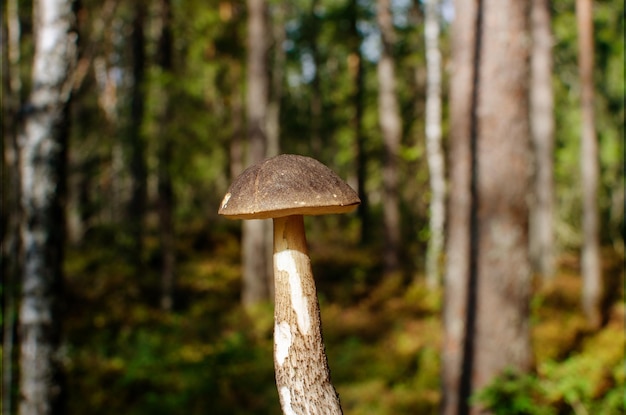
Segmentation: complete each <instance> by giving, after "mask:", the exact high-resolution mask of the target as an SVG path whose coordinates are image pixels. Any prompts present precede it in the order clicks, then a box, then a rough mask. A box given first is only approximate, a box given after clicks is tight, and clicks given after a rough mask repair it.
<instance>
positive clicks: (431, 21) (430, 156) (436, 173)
mask: <svg viewBox="0 0 626 415" xmlns="http://www.w3.org/2000/svg"><path fill="white" fill-rule="evenodd" d="M425 7H426V13H425V22H424V24H425V26H424V36H425V43H426V67H427V86H426V151H427V160H428V171H429V175H430V191H431V196H430V239H429V241H428V250H427V252H426V282H427V284H428V286H429V287H430V288H435V287H437V286H438V285H439V279H440V275H441V267H440V265H439V264H440V261H441V255H442V252H443V243H444V223H445V218H446V206H445V201H446V181H445V180H446V179H445V177H446V176H445V162H444V157H443V149H442V146H441V52H440V51H439V32H440V30H439V0H427V1H426V6H425Z"/></svg>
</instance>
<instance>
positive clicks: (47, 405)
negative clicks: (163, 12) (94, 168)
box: [19, 0, 77, 415]
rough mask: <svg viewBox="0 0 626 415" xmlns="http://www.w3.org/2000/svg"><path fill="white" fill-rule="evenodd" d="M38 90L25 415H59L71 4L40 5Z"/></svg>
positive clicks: (28, 193) (29, 141)
mask: <svg viewBox="0 0 626 415" xmlns="http://www.w3.org/2000/svg"><path fill="white" fill-rule="evenodd" d="M33 16H34V22H33V23H34V24H33V27H34V28H35V34H34V46H35V51H34V58H33V68H32V85H33V89H32V92H31V95H30V97H29V102H28V105H27V113H26V114H25V121H24V128H23V131H22V132H21V133H20V137H19V145H20V163H21V164H20V170H21V191H22V199H21V203H22V209H23V212H24V213H23V215H24V217H23V222H22V228H21V233H22V243H23V252H24V255H25V258H24V269H23V277H22V299H21V305H20V309H19V320H20V334H21V344H20V396H21V401H20V404H19V413H20V414H21V415H30V414H38V415H41V414H44V415H45V414H51V413H60V412H59V411H60V407H59V404H60V396H61V395H62V393H61V392H62V391H61V389H62V386H61V385H60V384H59V383H58V380H59V373H60V370H61V365H60V362H59V349H58V348H59V342H60V332H59V331H60V313H59V306H60V287H61V283H62V281H61V280H62V269H61V268H62V245H63V211H62V206H61V198H62V196H63V188H64V177H63V168H64V163H65V158H64V157H65V143H66V137H65V133H66V131H65V128H66V125H65V123H66V109H67V103H68V101H69V95H70V92H71V89H72V73H73V69H74V67H75V63H76V57H77V52H76V40H77V36H76V33H75V32H74V30H73V29H74V28H73V25H74V14H73V11H72V2H71V1H68V0H38V1H35V2H34V3H33Z"/></svg>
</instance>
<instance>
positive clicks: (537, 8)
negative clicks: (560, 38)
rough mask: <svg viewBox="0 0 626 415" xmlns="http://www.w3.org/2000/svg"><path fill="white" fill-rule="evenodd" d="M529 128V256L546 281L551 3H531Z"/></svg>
mask: <svg viewBox="0 0 626 415" xmlns="http://www.w3.org/2000/svg"><path fill="white" fill-rule="evenodd" d="M531 20H532V38H533V49H532V53H531V78H530V80H531V85H530V114H531V115H530V126H531V132H532V143H533V155H534V164H535V174H534V183H533V185H534V192H533V193H534V200H533V205H532V208H531V211H530V235H529V236H530V255H531V259H532V262H533V266H534V268H535V270H536V271H537V272H538V273H539V274H540V275H541V276H542V277H543V278H544V279H549V278H551V277H552V276H553V275H554V257H555V253H554V178H553V175H554V161H553V157H554V92H553V88H552V44H553V38H552V30H551V28H550V23H551V20H550V2H549V0H533V2H532V14H531Z"/></svg>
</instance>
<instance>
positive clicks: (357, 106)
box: [348, 0, 371, 244]
mask: <svg viewBox="0 0 626 415" xmlns="http://www.w3.org/2000/svg"><path fill="white" fill-rule="evenodd" d="M349 7H350V19H351V22H350V28H351V32H352V41H351V50H352V51H351V52H350V56H349V61H348V64H349V69H350V72H351V74H352V78H353V83H354V84H353V87H352V88H353V92H352V97H351V99H352V105H353V107H354V117H353V118H352V128H353V130H354V136H355V140H354V141H355V148H356V180H357V188H358V189H357V191H358V193H359V199H361V204H360V205H359V207H358V208H357V209H358V211H357V215H358V216H359V219H360V222H361V235H360V241H361V244H365V243H367V242H369V240H370V238H371V233H370V228H371V224H370V217H369V200H368V197H367V192H366V191H365V179H366V171H367V169H366V166H367V154H366V150H365V135H364V134H363V92H364V91H365V84H364V80H365V73H364V66H363V55H362V54H361V43H362V39H361V34H360V33H359V27H358V24H359V3H358V1H357V0H351V1H350V6H349Z"/></svg>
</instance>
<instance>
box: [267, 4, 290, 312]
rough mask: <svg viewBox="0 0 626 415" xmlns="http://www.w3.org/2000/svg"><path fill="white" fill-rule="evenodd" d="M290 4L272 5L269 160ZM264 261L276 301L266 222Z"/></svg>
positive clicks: (275, 141)
mask: <svg viewBox="0 0 626 415" xmlns="http://www.w3.org/2000/svg"><path fill="white" fill-rule="evenodd" d="M288 4H289V3H288V2H277V3H275V4H272V6H271V13H270V14H269V16H268V26H269V27H271V28H272V30H271V34H272V63H271V68H270V70H269V72H270V90H269V93H268V105H267V123H266V126H267V148H266V149H265V156H266V157H274V156H277V155H278V154H279V153H280V111H281V99H282V96H283V79H284V77H285V62H286V54H285V49H284V47H283V44H284V43H285V39H286V38H287V33H286V31H285V30H286V29H285V22H286V20H287V7H288ZM265 250H266V253H265V257H266V258H268V260H267V261H266V264H265V266H266V271H265V273H266V275H267V281H266V282H267V293H268V298H269V299H270V300H271V299H273V298H274V262H273V261H270V260H269V258H273V255H274V227H273V225H272V223H271V221H265Z"/></svg>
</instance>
